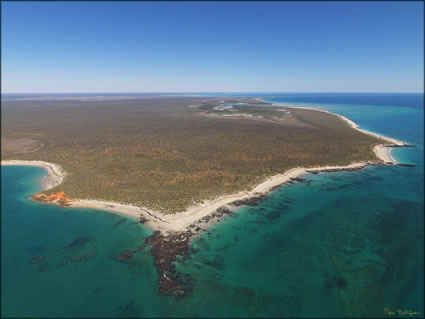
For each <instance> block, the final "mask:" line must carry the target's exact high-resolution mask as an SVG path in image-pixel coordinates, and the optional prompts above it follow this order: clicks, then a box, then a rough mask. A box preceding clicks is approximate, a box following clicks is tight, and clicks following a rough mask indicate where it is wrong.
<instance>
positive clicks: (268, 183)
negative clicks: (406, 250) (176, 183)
mask: <svg viewBox="0 0 425 319" xmlns="http://www.w3.org/2000/svg"><path fill="white" fill-rule="evenodd" d="M259 100H260V99H259ZM260 101H261V100H260ZM273 105H276V106H283V107H291V106H290V105H283V104H273ZM305 108H306V109H311V110H314V111H320V112H325V113H330V114H333V115H336V116H338V117H339V118H341V119H342V120H344V121H345V122H346V123H348V124H349V125H350V126H351V127H353V128H354V129H356V130H359V131H361V132H363V133H365V134H368V135H372V136H375V137H378V138H380V139H382V140H385V141H387V142H389V143H390V144H380V145H376V146H375V147H374V152H375V154H376V156H377V158H378V159H379V160H378V161H375V162H358V163H352V164H350V165H347V166H324V167H314V168H304V167H297V168H292V169H290V170H288V171H286V172H285V173H283V174H278V175H275V176H271V177H269V178H267V179H266V180H265V181H263V182H262V183H261V184H259V185H257V186H255V187H254V188H253V189H252V190H247V191H243V192H239V193H236V194H229V195H225V196H219V197H217V198H214V199H210V200H205V201H204V202H203V203H202V204H195V205H192V206H190V207H188V208H187V209H186V210H185V211H182V212H179V213H176V214H172V215H171V214H170V215H165V214H163V213H161V212H156V211H152V210H149V209H147V208H145V207H141V206H134V205H130V204H124V203H116V202H111V201H102V200H92V199H72V200H71V202H69V203H68V204H69V206H70V207H80V208H92V209H100V210H104V211H110V212H113V213H117V214H120V215H123V216H127V217H130V218H134V219H140V218H141V217H143V218H144V219H145V220H146V222H145V225H147V226H148V227H150V228H151V229H153V230H159V231H161V232H162V233H164V234H167V233H174V232H181V231H186V230H187V229H188V228H194V227H195V226H196V228H198V229H200V231H202V230H203V229H205V228H207V227H208V226H209V225H211V224H213V223H215V222H216V221H217V220H219V219H220V218H221V215H220V216H215V214H214V213H215V212H216V211H217V210H218V209H222V208H225V209H226V210H229V211H233V210H235V209H236V207H237V206H235V205H234V204H233V203H234V202H236V201H239V202H240V201H243V200H249V199H250V198H254V197H259V196H265V195H266V194H268V193H269V192H270V191H272V190H274V189H275V188H276V187H278V186H281V185H283V184H285V183H289V182H292V179H294V178H298V177H300V176H302V175H304V174H306V173H318V172H321V171H325V172H330V171H341V170H357V169H361V168H363V167H366V166H368V165H374V164H398V162H397V161H396V160H395V159H394V158H393V157H392V156H391V154H390V150H391V147H392V146H406V145H407V144H406V143H404V142H401V141H398V140H395V139H393V138H389V137H386V136H381V135H378V134H375V133H371V132H368V131H365V130H363V129H361V128H359V126H358V125H357V124H356V123H354V122H353V121H351V120H349V119H347V118H346V117H344V116H342V115H338V114H334V113H331V112H328V111H324V110H318V109H314V108H309V107H305ZM1 164H2V165H24V166H38V167H42V168H43V169H45V170H46V171H47V173H48V174H47V176H46V177H45V178H43V180H42V187H43V190H47V189H51V188H53V187H55V186H57V185H59V184H60V183H62V181H63V180H64V178H65V177H66V175H67V174H66V172H65V171H64V170H63V169H62V168H61V167H60V166H59V165H56V164H52V163H47V162H43V161H20V160H8V161H2V162H1ZM208 216H209V217H211V218H206V217H208ZM200 223H202V226H201V225H200ZM200 226H201V227H200Z"/></svg>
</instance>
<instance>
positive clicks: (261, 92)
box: [1, 91, 424, 95]
mask: <svg viewBox="0 0 425 319" xmlns="http://www.w3.org/2000/svg"><path fill="white" fill-rule="evenodd" d="M202 93H214V94H215V93H223V94H232V93H236V94H239V93H242V94H251V93H260V94H276V93H285V94H286V93H325V94H326V93H333V94H338V93H361V94H403V93H405V94H406V93H411V94H420V93H422V94H424V91H421V92H419V91H399V92H396V91H392V92H382V91H381V92H379V91H376V92H375V91H374V92H372V91H292V92H291V91H227V92H225V91H193V92H191V91H187V92H173V91H163V92H149V91H146V92H125V91H121V92H95V91H91V92H1V95H4V94H202Z"/></svg>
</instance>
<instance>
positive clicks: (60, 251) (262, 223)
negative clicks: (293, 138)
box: [1, 93, 424, 317]
mask: <svg viewBox="0 0 425 319" xmlns="http://www.w3.org/2000/svg"><path fill="white" fill-rule="evenodd" d="M208 95H211V94H208ZM217 95H221V94H217ZM234 95H236V96H257V97H261V98H263V99H265V100H266V101H270V102H275V103H285V104H291V105H294V106H314V107H318V108H321V109H325V110H328V111H331V112H335V113H338V114H341V115H344V116H346V117H348V118H349V119H351V120H353V121H355V122H356V123H357V124H359V125H360V126H361V127H362V128H364V129H366V130H369V131H372V132H375V133H379V134H383V135H387V136H389V137H393V138H396V139H399V140H402V141H405V142H408V143H409V144H412V145H413V146H414V147H409V148H397V149H394V150H393V151H392V155H393V157H395V159H396V160H398V161H400V162H402V163H408V164H413V165H415V166H414V167H400V166H384V167H383V166H381V167H367V168H365V169H362V170H360V171H355V172H334V173H320V174H318V175H311V174H307V175H304V176H303V178H304V181H302V182H297V183H294V184H291V185H287V186H284V187H281V188H279V189H277V190H276V191H274V192H273V193H271V194H270V196H268V197H267V198H266V199H265V200H263V201H262V202H260V203H259V204H258V205H257V206H251V207H243V208H240V209H239V210H238V211H237V212H236V214H235V215H234V216H229V217H227V218H226V219H224V220H222V221H220V222H219V223H217V224H215V225H214V226H212V227H211V228H210V229H209V230H208V231H207V232H205V233H203V234H202V235H201V236H199V237H198V238H196V239H194V240H193V242H192V245H191V249H190V254H189V255H188V256H187V257H185V258H181V259H180V261H179V263H178V264H177V269H178V272H179V275H180V276H181V278H182V280H184V281H186V282H188V283H190V284H191V285H192V287H193V290H192V292H191V294H190V295H189V296H186V297H170V296H163V295H159V294H158V290H157V280H158V273H157V271H156V268H155V265H154V260H153V258H152V256H151V254H150V250H149V247H146V248H144V249H142V250H140V251H139V252H137V253H136V254H134V256H133V258H132V259H131V260H129V261H125V262H123V261H118V256H119V255H120V253H121V252H122V251H123V250H126V249H133V248H134V247H136V246H138V245H140V244H142V243H143V242H144V241H145V239H146V238H147V237H149V236H150V235H151V234H152V231H151V230H150V229H148V228H146V227H144V226H143V225H140V224H139V223H138V222H137V221H134V220H131V219H127V218H124V217H121V216H118V215H114V214H111V213H107V212H102V211H96V210H89V209H70V208H61V207H56V206H49V205H43V204H39V203H36V202H33V201H30V200H28V199H27V197H28V196H29V195H31V194H32V193H34V192H36V191H38V190H39V189H40V178H41V177H42V176H43V174H45V173H44V171H43V170H42V169H40V168H35V167H19V166H2V168H1V172H2V185H1V186H2V189H1V193H2V201H1V208H2V210H1V211H2V216H1V218H2V223H1V227H2V238H1V245H2V247H1V248H2V255H1V258H2V261H1V265H2V272H1V275H2V278H1V279H2V280H1V288H2V293H1V306H2V307H1V309H2V316H4V317H29V316H31V317H382V316H385V311H388V310H391V311H395V312H396V311H398V310H399V309H400V310H405V311H412V312H420V313H422V315H421V316H423V313H424V302H423V300H424V272H423V266H424V148H423V147H424V140H423V137H424V123H423V115H424V96H423V94H354V93H353V94H348V93H347V94H329V93H321V94H318V93H310V94H307V93H304V94H276V93H272V94H264V93H259V94H255V95H253V94H234ZM229 96H231V94H229ZM413 317H414V316H413Z"/></svg>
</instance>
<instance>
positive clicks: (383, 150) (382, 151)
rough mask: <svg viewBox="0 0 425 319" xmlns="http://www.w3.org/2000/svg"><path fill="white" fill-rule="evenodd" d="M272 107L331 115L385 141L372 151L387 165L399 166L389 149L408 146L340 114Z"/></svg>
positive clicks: (291, 105)
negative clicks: (385, 142)
mask: <svg viewBox="0 0 425 319" xmlns="http://www.w3.org/2000/svg"><path fill="white" fill-rule="evenodd" d="M258 100H259V101H261V102H265V103H271V102H267V101H264V100H262V99H258ZM271 105H272V106H281V107H286V108H297V109H305V110H312V111H317V112H323V113H327V114H332V115H335V116H336V117H338V118H340V119H341V120H343V121H344V122H345V123H347V124H348V125H349V126H350V127H352V128H353V129H355V130H357V131H359V132H362V133H364V134H367V135H370V136H373V137H376V138H379V139H381V140H384V141H387V142H389V143H390V144H379V145H376V146H375V147H374V148H373V151H374V152H375V155H376V157H378V158H379V159H380V160H382V161H384V162H386V163H388V164H394V165H397V164H400V163H399V162H398V161H396V160H395V159H394V157H392V156H391V149H392V148H394V147H403V146H409V144H408V143H406V142H402V141H399V140H397V139H395V138H392V137H388V136H385V135H380V134H376V133H373V132H369V131H367V130H364V129H362V128H360V126H359V125H358V124H356V123H355V122H353V121H352V120H350V119H349V118H347V117H345V116H344V115H341V114H337V113H332V112H329V111H326V110H322V109H319V108H314V107H309V106H298V105H295V104H286V103H271Z"/></svg>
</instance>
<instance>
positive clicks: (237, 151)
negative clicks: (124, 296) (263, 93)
mask: <svg viewBox="0 0 425 319" xmlns="http://www.w3.org/2000/svg"><path fill="white" fill-rule="evenodd" d="M2 104H3V105H2V107H3V114H2V115H3V117H2V164H6V165H34V166H40V167H43V168H44V169H45V170H46V171H47V173H48V175H47V176H46V177H45V178H44V180H43V181H42V184H43V185H42V186H43V191H42V192H41V193H38V194H34V195H32V196H31V198H32V199H33V200H37V201H39V202H43V203H55V204H59V205H61V206H70V207H88V208H95V209H102V210H107V211H111V212H115V213H118V214H122V215H126V216H129V217H131V218H135V219H137V220H139V221H140V222H141V223H143V224H145V225H147V226H148V227H150V228H152V229H153V230H154V233H153V235H152V236H151V237H149V238H148V239H147V241H146V243H145V244H144V245H142V246H140V247H135V248H134V249H133V250H127V251H124V252H122V254H121V255H120V256H119V257H118V259H119V260H125V259H129V258H131V257H132V254H133V253H135V252H137V250H139V249H142V248H143V247H144V246H145V245H151V246H152V254H153V255H154V257H155V263H156V266H157V268H158V271H159V273H160V275H161V276H160V282H159V291H160V292H161V293H164V294H173V295H184V294H186V293H187V292H188V291H189V290H190V287H186V286H185V285H184V284H183V283H182V282H181V281H180V280H179V279H178V278H177V276H176V274H175V266H174V262H175V261H176V260H177V256H178V255H185V254H186V253H187V251H188V247H189V241H190V239H191V238H193V236H195V235H196V234H198V233H200V232H202V231H203V230H205V229H206V228H207V227H208V226H209V225H211V224H212V223H214V222H216V221H219V220H220V219H221V218H223V217H224V216H225V215H229V214H232V213H233V211H234V210H235V208H236V207H239V206H242V205H255V204H256V203H257V202H258V201H260V200H261V199H263V198H264V197H265V196H266V195H267V193H269V192H270V191H272V190H273V189H275V188H277V187H279V186H281V185H283V184H286V183H294V182H300V181H302V178H301V176H302V175H303V174H307V173H312V174H317V173H319V172H323V171H338V170H357V169H361V168H363V167H366V166H368V165H395V164H399V163H397V162H396V161H395V160H394V159H393V158H392V157H391V154H390V149H391V147H400V146H408V145H407V144H406V143H403V142H400V141H397V140H394V139H391V138H388V137H384V136H379V135H377V134H374V133H370V132H366V131H363V130H361V129H359V128H358V127H357V125H356V124H355V123H353V122H351V121H350V120H349V119H347V118H345V117H342V116H340V115H336V114H332V113H329V112H326V111H321V110H316V109H310V108H299V107H298V108H293V107H291V106H288V105H275V104H271V103H267V102H264V101H262V100H260V99H258V98H220V97H214V98H213V97H211V98H209V97H183V96H180V97H176V96H139V97H134V96H129V97H123V96H121V97H112V96H108V97H103V96H97V97H75V96H74V97H69V98H65V97H54V98H46V97H44V98H43V97H41V98H39V97H37V98H15V99H6V100H3V101H2ZM399 165H402V164H399Z"/></svg>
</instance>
